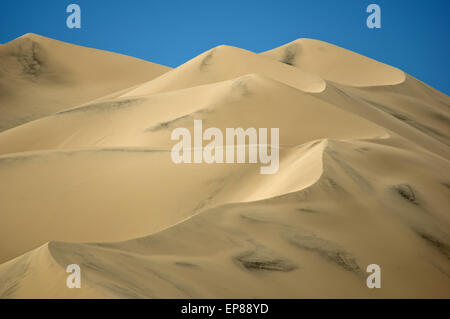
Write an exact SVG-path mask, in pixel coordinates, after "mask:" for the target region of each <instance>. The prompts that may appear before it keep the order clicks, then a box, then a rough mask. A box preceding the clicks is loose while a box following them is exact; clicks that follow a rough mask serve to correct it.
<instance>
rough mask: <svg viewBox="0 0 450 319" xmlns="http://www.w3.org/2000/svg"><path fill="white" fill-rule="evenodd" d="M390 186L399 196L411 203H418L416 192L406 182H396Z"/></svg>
mask: <svg viewBox="0 0 450 319" xmlns="http://www.w3.org/2000/svg"><path fill="white" fill-rule="evenodd" d="M392 188H393V189H394V190H395V191H396V192H397V194H399V195H400V196H401V197H403V198H404V199H406V200H407V201H409V202H411V203H413V204H414V205H419V203H418V202H417V197H416V194H415V192H414V190H413V188H412V187H411V186H410V185H408V184H398V185H394V186H392Z"/></svg>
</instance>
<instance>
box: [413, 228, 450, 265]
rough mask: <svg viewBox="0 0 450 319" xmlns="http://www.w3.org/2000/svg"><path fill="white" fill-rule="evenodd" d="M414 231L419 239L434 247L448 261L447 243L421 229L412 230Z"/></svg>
mask: <svg viewBox="0 0 450 319" xmlns="http://www.w3.org/2000/svg"><path fill="white" fill-rule="evenodd" d="M414 231H415V233H416V234H417V235H419V236H420V238H422V239H424V240H425V241H426V242H427V243H428V244H430V245H431V246H433V247H435V248H436V249H437V250H438V251H439V252H441V254H443V255H444V256H445V257H446V258H447V259H448V260H450V245H449V244H448V243H446V242H444V241H443V240H442V239H440V238H437V237H436V236H434V235H431V234H430V233H427V232H425V231H423V230H421V229H414Z"/></svg>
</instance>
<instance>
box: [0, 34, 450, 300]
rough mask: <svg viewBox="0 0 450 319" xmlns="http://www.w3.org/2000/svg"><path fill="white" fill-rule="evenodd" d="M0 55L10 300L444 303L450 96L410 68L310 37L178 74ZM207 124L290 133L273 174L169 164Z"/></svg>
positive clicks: (2, 292)
mask: <svg viewBox="0 0 450 319" xmlns="http://www.w3.org/2000/svg"><path fill="white" fill-rule="evenodd" d="M34 43H35V44H34ZM6 46H9V47H8V48H6V49H5V47H6ZM28 46H31V48H33V47H36V48H38V49H37V50H38V51H39V52H41V51H40V50H42V53H39V54H42V56H43V57H45V61H46V62H45V64H43V66H42V69H41V68H37V66H36V67H34V66H32V65H30V64H28V65H30V68H31V69H30V70H34V71H33V72H31V73H33V74H25V73H23V70H22V71H20V70H19V66H18V65H16V66H14V65H15V64H14V63H16V64H17V63H19V62H17V61H22V60H23V59H25V58H23V59H22V60H21V59H19V58H17V56H16V55H14V54H13V53H11V52H16V51H14V50H28V49H27V48H28ZM69 54H73V55H74V59H73V61H72V63H71V64H70V65H67V64H64V60H63V59H62V56H67V55H69ZM0 55H1V60H0V71H1V73H0V81H2V82H0V106H1V108H0V119H1V121H0V129H1V127H2V126H3V127H4V128H9V129H8V130H6V131H3V132H1V133H0V297H3V298H21V297H25V298H30V297H39V298H58V297H60V298H108V297H113V298H130V297H131V298H219V297H239V298H241V297H242V298H262V297H270V298H309V297H313V298H314V297H316V298H327V297H356V298H366V297H368V298H393V297H400V298H402V297H405V298H417V297H425V298H431V297H438V298H450V278H449V277H450V233H449V232H450V215H449V206H450V199H449V198H450V197H449V193H450V174H449V168H450V163H449V159H450V149H449V144H450V131H449V122H450V113H449V107H450V99H449V97H448V96H447V95H445V94H443V93H440V92H438V91H436V90H434V89H433V88H431V87H429V86H427V85H426V84H424V83H422V82H420V81H419V80H417V79H415V78H413V77H411V76H409V75H407V74H405V73H404V72H403V71H401V70H398V69H396V68H393V67H391V66H388V65H385V64H382V63H380V62H377V61H374V60H371V59H369V58H366V57H364V56H361V55H359V54H356V53H353V52H350V51H347V50H345V49H343V48H339V47H336V46H334V45H331V44H328V43H324V42H321V41H317V40H310V39H300V40H297V41H294V42H292V43H290V44H287V45H285V46H282V47H279V48H275V49H273V50H271V51H268V52H264V53H261V54H255V53H252V52H249V51H246V50H242V49H239V48H234V47H230V46H219V47H216V48H214V49H211V50H209V51H207V52H205V53H203V54H201V55H199V56H198V57H196V58H194V59H192V60H190V61H188V62H187V63H185V64H183V65H181V66H180V67H178V68H175V69H172V70H169V69H168V68H165V67H162V66H159V65H155V64H152V63H150V62H144V61H139V60H136V59H132V58H127V57H123V56H120V55H115V54H111V53H107V52H102V51H97V50H92V49H86V48H81V47H76V46H72V45H69V44H64V43H61V42H57V41H54V40H50V39H46V38H44V37H40V36H36V35H28V36H25V37H22V38H19V39H16V40H14V41H12V42H10V43H9V44H6V45H3V46H1V47H0ZM75 56H76V58H75ZM7 59H10V60H11V61H16V60H14V59H17V61H16V62H14V63H3V61H7ZM25 60H27V59H25ZM8 61H9V60H8ZM27 61H28V60H27ZM94 61H95V62H94ZM98 61H101V62H99V63H97V62H98ZM27 63H28V62H27ZM11 65H12V66H11ZM33 65H34V64H33ZM41 70H42V73H41ZM65 70H67V71H65ZM36 72H37V73H38V74H34V73H36ZM28 73H30V72H28ZM30 77H33V79H31V78H30ZM103 77H104V79H105V81H102V80H101V79H103ZM69 78H70V79H69ZM30 101H36V103H35V104H32V103H29V102H30ZM18 106H20V107H18ZM30 120H32V121H30ZM194 120H202V121H203V125H204V126H205V128H206V127H216V128H220V129H222V130H225V128H237V127H242V128H244V129H246V128H249V127H256V128H272V127H277V128H279V129H280V143H279V154H280V165H279V171H278V172H277V173H276V174H272V175H261V174H260V171H259V164H249V163H246V164H206V163H203V164H174V163H173V162H172V161H171V158H170V149H171V147H172V146H173V144H174V143H175V142H174V141H172V140H171V139H170V135H171V132H172V131H173V129H175V128H177V127H185V128H188V129H189V130H190V131H191V132H192V131H193V123H194ZM24 122H27V123H24ZM19 124H22V125H19ZM13 126H14V127H13ZM74 263H75V264H78V265H80V267H81V270H82V288H81V289H69V288H67V287H66V278H67V275H68V274H67V273H66V272H65V268H66V266H67V265H69V264H74ZM374 263H375V264H379V265H380V266H381V269H382V288H381V289H368V288H367V286H366V277H367V275H368V274H367V273H366V267H367V265H369V264H374Z"/></svg>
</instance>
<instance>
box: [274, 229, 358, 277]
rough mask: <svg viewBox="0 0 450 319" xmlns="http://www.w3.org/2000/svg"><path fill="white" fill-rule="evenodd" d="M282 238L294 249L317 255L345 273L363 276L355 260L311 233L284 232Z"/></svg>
mask: <svg viewBox="0 0 450 319" xmlns="http://www.w3.org/2000/svg"><path fill="white" fill-rule="evenodd" d="M282 237H283V238H284V239H285V240H286V241H287V242H289V243H290V244H292V245H294V246H295V247H298V248H300V249H304V250H307V251H311V252H314V253H317V254H319V255H320V256H321V257H322V258H324V259H325V260H327V261H329V262H332V263H334V264H336V265H337V266H339V267H341V268H342V269H344V270H346V271H350V272H352V273H354V274H355V275H358V276H363V275H364V272H363V271H362V269H361V267H360V266H359V265H358V263H357V262H356V259H355V258H354V257H353V256H352V255H351V254H349V253H348V252H347V251H345V250H344V249H343V248H341V247H340V246H339V245H337V244H335V243H333V242H331V241H328V240H326V239H323V238H320V237H317V236H316V235H314V234H312V233H311V234H309V233H306V232H301V233H299V232H296V231H289V232H284V233H282Z"/></svg>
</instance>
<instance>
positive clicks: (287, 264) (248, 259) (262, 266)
mask: <svg viewBox="0 0 450 319" xmlns="http://www.w3.org/2000/svg"><path fill="white" fill-rule="evenodd" d="M234 261H235V262H237V263H238V264H240V265H242V266H243V267H244V268H245V269H246V270H248V271H252V272H253V271H280V272H289V271H292V270H295V269H297V268H298V267H297V266H296V265H295V264H294V263H292V262H291V261H289V260H287V259H284V258H280V257H276V256H271V255H270V254H263V253H260V252H259V251H258V250H253V251H247V252H245V253H243V254H241V255H239V256H237V257H235V258H234Z"/></svg>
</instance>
